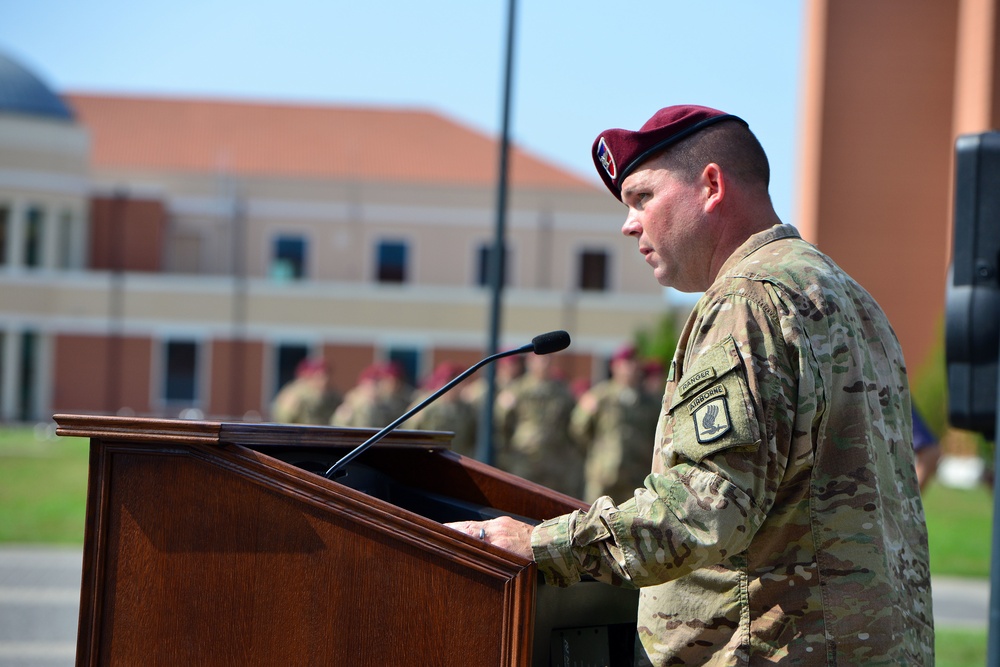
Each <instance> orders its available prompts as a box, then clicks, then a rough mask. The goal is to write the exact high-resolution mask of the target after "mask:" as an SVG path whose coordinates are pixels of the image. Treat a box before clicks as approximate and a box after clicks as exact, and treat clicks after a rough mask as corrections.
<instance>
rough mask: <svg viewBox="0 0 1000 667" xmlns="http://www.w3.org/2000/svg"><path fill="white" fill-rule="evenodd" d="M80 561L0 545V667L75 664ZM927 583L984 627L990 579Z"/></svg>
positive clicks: (937, 602)
mask: <svg viewBox="0 0 1000 667" xmlns="http://www.w3.org/2000/svg"><path fill="white" fill-rule="evenodd" d="M82 562H83V555H82V553H81V551H80V550H79V549H74V548H68V549H67V548H47V547H19V546H0V665H4V667H63V666H65V667H70V666H71V665H73V664H74V659H75V654H76V630H77V628H76V624H77V615H78V611H79V605H80V571H81V568H82ZM932 585H933V595H934V623H935V625H936V626H937V627H960V628H970V629H975V628H982V629H986V627H987V625H988V621H989V593H990V586H989V581H985V580H969V579H958V578H954V577H936V578H935V579H934V581H933V584H932Z"/></svg>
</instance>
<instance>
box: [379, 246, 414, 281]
mask: <svg viewBox="0 0 1000 667" xmlns="http://www.w3.org/2000/svg"><path fill="white" fill-rule="evenodd" d="M406 250H407V248H406V244H405V243H404V242H402V241H380V242H379V244H378V256H377V258H376V266H377V269H376V271H377V274H376V280H378V282H380V283H405V282H406V268H407V267H406V254H407V252H406Z"/></svg>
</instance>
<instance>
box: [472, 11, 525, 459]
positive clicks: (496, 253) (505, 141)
mask: <svg viewBox="0 0 1000 667" xmlns="http://www.w3.org/2000/svg"><path fill="white" fill-rule="evenodd" d="M516 6H517V0H507V49H506V61H505V64H504V87H503V113H502V122H501V128H500V169H499V172H500V173H499V174H498V179H497V211H496V228H495V233H494V240H493V251H492V252H491V253H490V266H489V269H490V285H491V287H492V295H493V299H492V303H491V308H490V337H489V341H488V344H487V348H486V354H487V356H489V355H493V354H496V353H497V349H498V348H499V346H500V331H501V322H500V319H501V310H502V297H503V279H504V273H505V265H506V258H505V254H506V241H505V238H506V227H507V167H508V166H507V156H508V153H509V147H510V93H511V79H512V72H513V61H514V24H515V18H516ZM495 399H496V366H495V365H493V364H491V365H490V366H489V368H487V369H486V396H485V398H484V399H483V407H482V415H481V417H480V420H479V431H478V433H477V438H478V440H477V448H476V458H478V459H479V460H480V461H483V462H485V463H488V464H490V465H492V464H493V463H494V461H495V459H496V452H495V451H494V442H493V404H494V402H495Z"/></svg>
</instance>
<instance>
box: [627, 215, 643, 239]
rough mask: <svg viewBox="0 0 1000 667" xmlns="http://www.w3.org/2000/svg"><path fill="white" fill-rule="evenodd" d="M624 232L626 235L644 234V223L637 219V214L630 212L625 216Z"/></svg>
mask: <svg viewBox="0 0 1000 667" xmlns="http://www.w3.org/2000/svg"><path fill="white" fill-rule="evenodd" d="M622 234H624V235H625V236H639V235H640V234H642V225H640V224H639V221H638V220H637V219H636V216H635V215H633V214H632V213H629V214H628V215H627V216H625V223H624V224H623V225H622Z"/></svg>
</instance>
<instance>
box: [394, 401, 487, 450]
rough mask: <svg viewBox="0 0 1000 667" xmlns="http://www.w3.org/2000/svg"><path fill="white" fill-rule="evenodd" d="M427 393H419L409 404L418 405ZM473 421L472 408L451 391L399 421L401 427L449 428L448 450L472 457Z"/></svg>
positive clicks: (474, 443)
mask: <svg viewBox="0 0 1000 667" xmlns="http://www.w3.org/2000/svg"><path fill="white" fill-rule="evenodd" d="M428 395H430V392H427V393H426V394H425V395H422V396H420V398H419V399H418V400H415V401H414V402H413V405H417V404H419V403H420V401H422V400H424V399H426V398H427V396H428ZM408 409H409V408H408ZM476 424H477V418H476V411H475V409H474V408H473V407H472V406H471V405H469V404H468V403H467V402H466V401H464V400H463V399H462V398H461V397H460V396H459V395H458V394H457V392H451V393H446V394H444V395H443V396H441V397H440V398H439V399H437V400H436V401H434V402H432V403H430V404H429V405H428V406H427V407H425V408H424V409H423V410H421V411H420V412H418V413H417V414H415V415H413V416H412V417H410V418H409V419H407V420H406V421H405V422H403V424H402V427H403V428H413V429H421V430H424V431H451V432H452V433H454V434H455V436H454V437H453V438H452V439H451V449H452V451H453V452H457V453H459V454H461V455H462V456H475V454H476Z"/></svg>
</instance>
